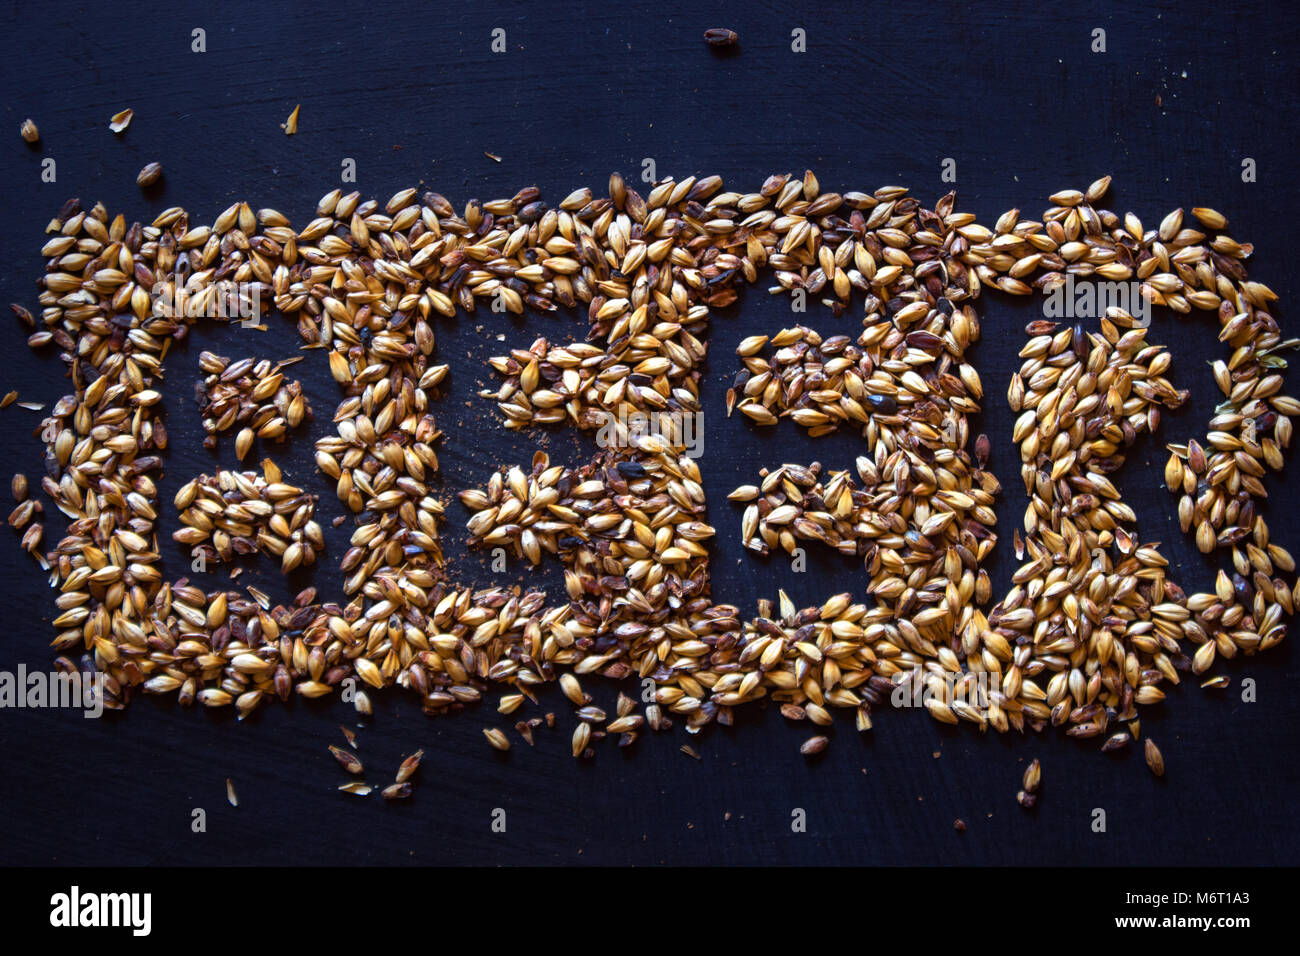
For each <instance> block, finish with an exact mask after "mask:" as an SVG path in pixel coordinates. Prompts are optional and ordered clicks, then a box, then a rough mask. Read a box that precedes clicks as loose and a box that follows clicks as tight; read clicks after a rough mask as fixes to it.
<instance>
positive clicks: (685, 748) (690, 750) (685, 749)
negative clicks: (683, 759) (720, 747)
mask: <svg viewBox="0 0 1300 956" xmlns="http://www.w3.org/2000/svg"><path fill="white" fill-rule="evenodd" d="M679 749H680V750H681V752H682V753H684V754H686V756H688V757H690V758H692V759H693V760H699V759H700V755H699V754H698V753H696V752H695V748H694V747H692V746H691V745H690V744H682V746H681V747H680V748H679Z"/></svg>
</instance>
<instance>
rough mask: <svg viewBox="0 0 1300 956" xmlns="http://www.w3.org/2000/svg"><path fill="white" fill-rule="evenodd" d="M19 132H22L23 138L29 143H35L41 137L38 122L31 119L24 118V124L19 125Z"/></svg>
mask: <svg viewBox="0 0 1300 956" xmlns="http://www.w3.org/2000/svg"><path fill="white" fill-rule="evenodd" d="M18 132H19V133H21V134H22V137H23V139H25V140H27V142H29V143H34V142H36V141H37V140H38V139H40V138H41V131H40V130H39V129H37V128H36V124H35V123H33V122H32V121H31V120H29V119H25V120H23V123H22V125H21V126H19V127H18Z"/></svg>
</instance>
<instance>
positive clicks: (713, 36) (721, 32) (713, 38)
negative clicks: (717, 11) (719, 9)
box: [704, 27, 740, 48]
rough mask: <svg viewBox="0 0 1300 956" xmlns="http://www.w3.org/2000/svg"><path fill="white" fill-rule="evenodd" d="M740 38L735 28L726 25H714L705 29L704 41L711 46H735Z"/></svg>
mask: <svg viewBox="0 0 1300 956" xmlns="http://www.w3.org/2000/svg"><path fill="white" fill-rule="evenodd" d="M739 39H740V37H739V35H738V34H737V33H736V31H735V30H728V29H726V28H725V27H713V28H711V29H708V30H705V31H704V42H705V43H707V44H708V45H709V46H711V47H719V48H721V47H729V46H734V45H735V43H736V41H737V40H739Z"/></svg>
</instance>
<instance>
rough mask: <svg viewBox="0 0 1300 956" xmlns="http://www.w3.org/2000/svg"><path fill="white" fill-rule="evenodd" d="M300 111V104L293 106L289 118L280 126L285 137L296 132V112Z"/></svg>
mask: <svg viewBox="0 0 1300 956" xmlns="http://www.w3.org/2000/svg"><path fill="white" fill-rule="evenodd" d="M300 109H302V104H301V103H299V104H298V105H297V106H295V107H294V108H293V112H292V113H290V114H289V118H288V119H287V120H285V121H284V122H283V123H281V124H280V126H281V128H283V129H284V135H285V136H292V135H293V134H294V133H296V132H298V111H299V110H300Z"/></svg>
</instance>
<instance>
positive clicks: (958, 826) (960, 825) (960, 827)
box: [952, 817, 966, 833]
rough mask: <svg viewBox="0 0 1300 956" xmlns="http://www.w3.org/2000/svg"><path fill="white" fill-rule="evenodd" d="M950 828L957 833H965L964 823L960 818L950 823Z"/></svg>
mask: <svg viewBox="0 0 1300 956" xmlns="http://www.w3.org/2000/svg"><path fill="white" fill-rule="evenodd" d="M952 828H953V829H954V830H956V831H957V832H958V833H965V832H966V821H965V820H963V819H962V818H961V817H958V818H957V819H956V820H953V821H952Z"/></svg>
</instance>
